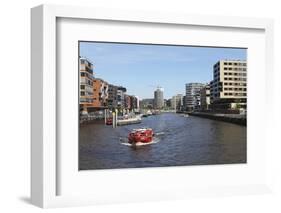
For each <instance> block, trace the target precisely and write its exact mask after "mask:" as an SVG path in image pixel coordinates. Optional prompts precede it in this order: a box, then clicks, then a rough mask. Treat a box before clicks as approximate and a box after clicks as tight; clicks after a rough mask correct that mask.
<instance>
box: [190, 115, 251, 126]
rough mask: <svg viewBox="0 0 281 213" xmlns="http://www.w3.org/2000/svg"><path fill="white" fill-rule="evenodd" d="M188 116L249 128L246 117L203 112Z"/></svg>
mask: <svg viewBox="0 0 281 213" xmlns="http://www.w3.org/2000/svg"><path fill="white" fill-rule="evenodd" d="M188 114H189V115H191V116H198V117H202V118H208V119H213V120H217V121H224V122H229V123H234V124H239V125H243V126H247V118H246V115H233V114H215V113H203V112H191V113H188Z"/></svg>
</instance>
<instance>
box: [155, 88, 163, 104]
mask: <svg viewBox="0 0 281 213" xmlns="http://www.w3.org/2000/svg"><path fill="white" fill-rule="evenodd" d="M163 107H164V89H163V88H161V87H158V88H157V89H156V90H155V91H154V109H162V108H163Z"/></svg>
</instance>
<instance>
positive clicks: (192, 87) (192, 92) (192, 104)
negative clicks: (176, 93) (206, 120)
mask: <svg viewBox="0 0 281 213" xmlns="http://www.w3.org/2000/svg"><path fill="white" fill-rule="evenodd" d="M203 86H204V84H202V83H188V84H186V85H185V96H186V97H185V100H186V103H185V105H186V110H187V111H194V110H197V109H199V108H200V101H201V99H200V91H201V89H202V88H203Z"/></svg>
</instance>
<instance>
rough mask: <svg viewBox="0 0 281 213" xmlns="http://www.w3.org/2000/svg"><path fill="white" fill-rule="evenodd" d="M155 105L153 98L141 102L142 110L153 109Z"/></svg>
mask: <svg viewBox="0 0 281 213" xmlns="http://www.w3.org/2000/svg"><path fill="white" fill-rule="evenodd" d="M153 103H154V99H152V98H147V99H142V100H141V101H140V107H141V108H142V109H152V108H153Z"/></svg>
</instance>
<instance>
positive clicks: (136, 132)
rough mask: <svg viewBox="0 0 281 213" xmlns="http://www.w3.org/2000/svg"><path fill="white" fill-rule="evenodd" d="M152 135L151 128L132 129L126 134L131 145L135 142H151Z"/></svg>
mask: <svg viewBox="0 0 281 213" xmlns="http://www.w3.org/2000/svg"><path fill="white" fill-rule="evenodd" d="M153 137H154V133H153V130H152V129H151V128H140V129H133V130H132V131H131V132H130V133H129V135H128V142H129V143H130V144H132V145H135V144H137V143H151V142H152V140H153Z"/></svg>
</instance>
